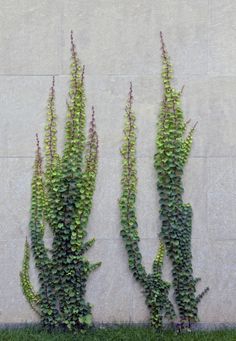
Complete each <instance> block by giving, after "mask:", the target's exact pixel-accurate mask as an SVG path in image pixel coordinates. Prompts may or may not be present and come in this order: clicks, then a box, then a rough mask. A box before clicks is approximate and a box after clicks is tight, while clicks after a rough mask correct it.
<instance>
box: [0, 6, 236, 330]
mask: <svg viewBox="0 0 236 341" xmlns="http://www.w3.org/2000/svg"><path fill="white" fill-rule="evenodd" d="M235 17H236V2H235V1H233V0H224V1H220V0H208V1H207V0H136V1H134V0H54V1H50V0H8V1H6V0H0V22H1V30H0V175H1V176H0V217H1V219H0V260H1V261H0V273H1V276H0V323H21V322H31V321H36V320H37V317H36V316H35V315H34V313H33V312H32V311H31V309H30V307H29V305H28V304H27V302H26V300H25V298H24V297H23V294H22V292H21V288H20V283H19V271H20V268H21V263H22V257H23V245H24V240H25V236H26V235H27V234H28V221H29V208H30V195H31V188H30V183H31V175H32V164H33V158H34V136H35V132H39V134H40V136H41V139H42V136H43V127H44V122H45V108H46V101H47V96H48V89H49V86H50V84H51V76H52V75H53V74H55V75H56V90H57V108H58V115H59V119H58V120H59V125H60V128H62V127H63V122H64V118H65V98H66V97H65V95H66V92H67V89H68V79H69V78H68V73H69V67H68V66H69V57H70V51H69V48H70V41H69V34H70V30H71V29H73V30H74V32H75V39H76V43H77V47H78V50H79V55H80V57H81V60H82V62H83V63H85V64H86V90H87V102H88V112H89V111H90V109H89V108H90V107H91V105H92V104H93V105H94V106H95V108H96V113H97V127H98V132H99V137H100V163H99V173H98V179H97V180H98V181H97V189H96V193H95V205H94V209H93V212H92V216H91V219H90V223H89V236H95V237H96V238H97V242H96V244H95V246H94V247H93V249H92V250H91V252H90V253H89V258H90V259H91V260H92V259H95V260H102V262H103V265H102V267H101V268H100V269H99V270H97V271H96V273H94V274H92V275H91V277H90V280H89V283H88V292H87V296H88V299H89V301H90V302H91V303H92V304H94V308H93V314H94V319H95V321H97V322H143V321H147V319H148V311H147V309H146V307H145V302H144V297H143V295H142V293H141V288H140V287H139V285H138V284H137V283H136V282H135V281H134V280H133V278H132V275H131V273H130V272H129V270H128V266H127V256H126V252H125V249H124V246H123V243H122V241H121V239H120V237H119V231H120V226H119V210H118V205H117V200H118V198H119V193H120V184H119V182H120V171H121V163H120V161H121V160H120V155H119V147H120V145H121V139H122V125H123V113H124V106H125V102H126V98H127V93H128V87H129V82H130V81H131V80H132V81H133V86H134V95H135V111H136V113H137V125H138V176H139V188H138V203H137V206H138V219H139V233H140V236H141V243H140V244H141V249H142V253H143V257H144V263H145V264H146V266H147V268H148V269H150V266H151V262H152V260H153V257H154V255H155V252H156V248H157V243H158V241H157V240H158V239H157V234H158V232H159V230H160V222H159V220H158V195H157V191H156V174H155V171H154V169H153V154H154V152H155V145H154V138H155V133H156V127H155V125H156V121H157V115H158V112H159V106H160V101H161V81H160V71H161V68H160V43H159V31H160V30H162V31H163V32H164V35H165V40H166V43H167V46H168V49H169V52H170V55H171V57H172V61H173V63H174V67H175V83H176V86H177V87H179V88H181V87H182V85H183V84H185V90H184V99H183V107H184V111H185V113H186V117H187V118H192V122H195V121H198V122H199V124H198V128H197V131H196V134H195V138H194V145H193V150H192V153H191V158H190V160H189V162H188V165H187V167H186V171H185V179H184V183H185V198H186V201H188V202H190V203H191V204H192V206H193V211H194V220H193V236H192V237H193V238H192V242H193V247H192V249H193V265H194V273H195V275H196V276H200V277H202V282H201V283H200V284H199V291H200V290H202V289H203V288H204V287H205V286H207V285H208V286H210V292H209V294H208V295H207V296H206V297H205V298H204V299H203V301H202V303H201V304H200V306H199V309H200V318H201V321H202V322H206V323H219V322H221V323H223V322H228V323H236V303H235V287H236V209H235V207H236V158H235V157H236V39H235V29H236V24H235ZM59 135H60V141H61V142H60V143H61V144H62V138H63V134H62V129H61V132H60V134H59ZM47 239H48V240H50V236H49V235H48V237H47ZM32 277H33V279H34V280H36V275H35V273H34V271H33V269H32ZM165 277H166V278H169V277H170V267H169V265H168V264H167V263H166V265H165Z"/></svg>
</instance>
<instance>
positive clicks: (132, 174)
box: [119, 84, 174, 330]
mask: <svg viewBox="0 0 236 341" xmlns="http://www.w3.org/2000/svg"><path fill="white" fill-rule="evenodd" d="M132 103H133V94H132V84H131V85H130V91H129V98H128V102H127V105H126V110H125V123H124V139H123V145H122V148H121V155H122V166H123V171H122V179H121V187H122V194H121V198H120V201H119V206H120V219H121V227H122V228H121V236H122V238H123V240H124V243H125V247H126V250H127V253H128V262H129V268H130V270H131V271H132V273H133V276H134V278H135V279H136V280H137V281H139V283H140V284H141V285H142V287H143V289H144V294H145V297H146V303H147V305H148V307H149V309H150V320H151V325H152V326H153V327H154V328H155V329H157V330H158V329H160V328H161V327H162V319H163V317H165V316H168V317H170V318H173V317H174V309H173V306H172V304H171V302H170V301H169V299H168V292H169V288H170V284H169V283H167V282H165V281H163V280H162V264H163V257H164V245H163V243H161V244H160V248H159V251H158V252H157V255H156V257H155V259H154V261H153V267H152V273H150V274H147V272H146V270H145V267H144V266H143V264H142V256H141V253H140V250H139V236H138V223H137V218H136V209H135V206H136V187H137V170H136V127H135V113H134V112H133V109H132Z"/></svg>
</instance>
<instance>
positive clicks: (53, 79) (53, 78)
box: [52, 75, 55, 89]
mask: <svg viewBox="0 0 236 341" xmlns="http://www.w3.org/2000/svg"><path fill="white" fill-rule="evenodd" d="M54 87H55V76H54V75H53V76H52V89H54Z"/></svg>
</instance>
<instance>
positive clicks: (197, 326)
mask: <svg viewBox="0 0 236 341" xmlns="http://www.w3.org/2000/svg"><path fill="white" fill-rule="evenodd" d="M39 326H40V324H39V323H27V322H26V323H0V329H22V328H33V327H39ZM94 326H95V328H120V327H148V326H149V324H148V323H99V322H95V323H94ZM164 329H171V330H175V329H176V324H172V323H171V324H170V323H167V324H165V325H164ZM191 329H192V330H193V331H197V330H209V331H210V330H223V329H224V330H225V329H236V323H225V322H224V323H223V322H216V323H207V322H198V323H193V324H192V327H191Z"/></svg>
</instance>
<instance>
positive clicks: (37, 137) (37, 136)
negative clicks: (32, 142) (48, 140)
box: [35, 133, 39, 147]
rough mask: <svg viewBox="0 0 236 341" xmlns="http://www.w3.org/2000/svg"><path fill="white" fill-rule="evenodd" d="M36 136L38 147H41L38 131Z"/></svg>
mask: <svg viewBox="0 0 236 341" xmlns="http://www.w3.org/2000/svg"><path fill="white" fill-rule="evenodd" d="M35 136H36V144H37V147H39V135H38V133H36V134H35Z"/></svg>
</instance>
